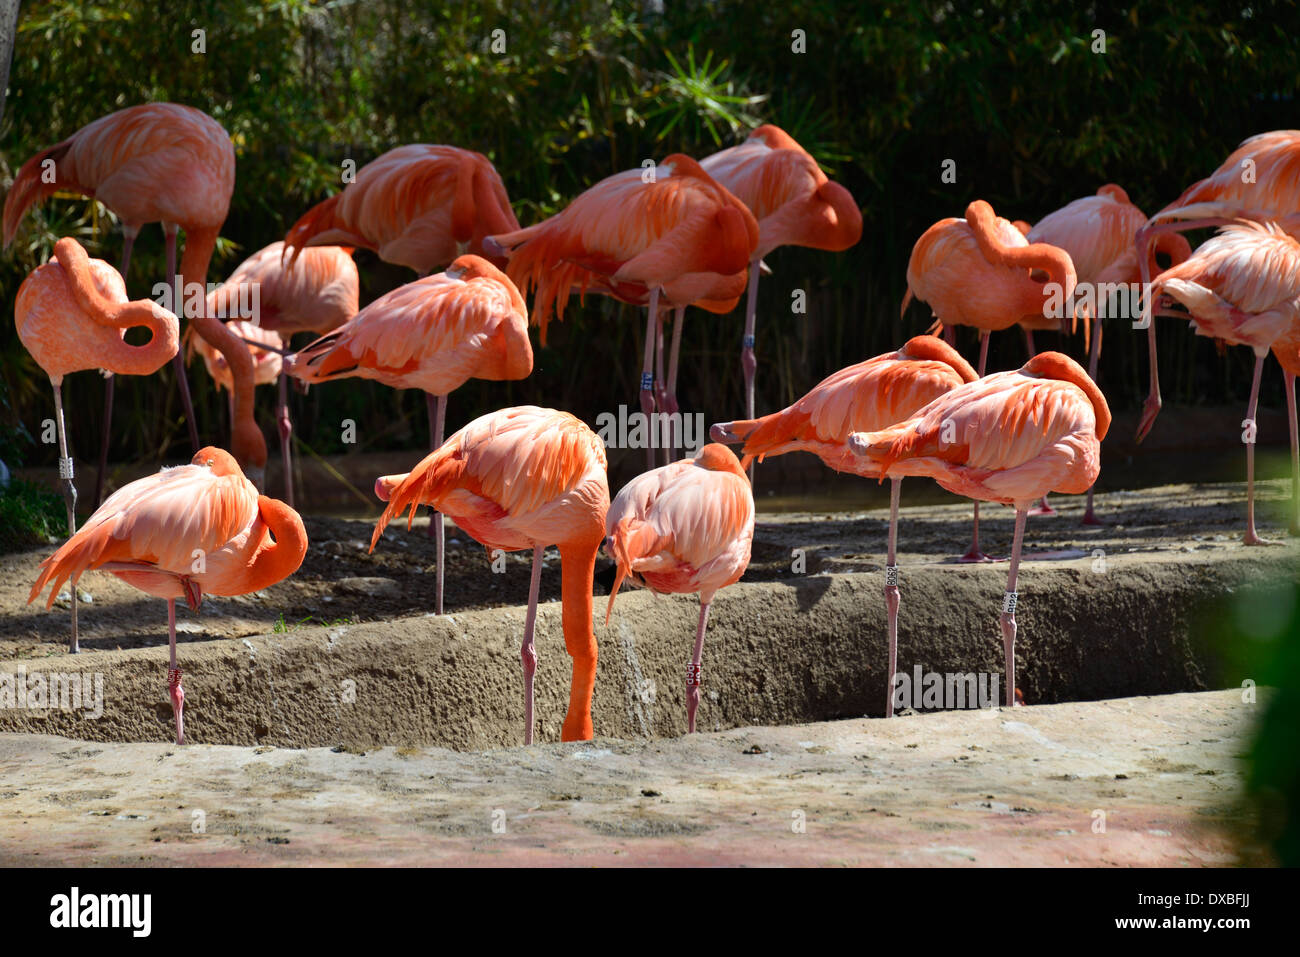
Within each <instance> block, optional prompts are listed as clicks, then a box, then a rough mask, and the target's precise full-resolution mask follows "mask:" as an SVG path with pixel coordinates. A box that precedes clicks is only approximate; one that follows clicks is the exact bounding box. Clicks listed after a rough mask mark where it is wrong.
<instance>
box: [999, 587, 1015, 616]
mask: <svg viewBox="0 0 1300 957" xmlns="http://www.w3.org/2000/svg"><path fill="white" fill-rule="evenodd" d="M1015 613H1016V593H1015V592H1013V591H1009V592H1005V593H1003V595H1002V614H1004V615H1014V614H1015Z"/></svg>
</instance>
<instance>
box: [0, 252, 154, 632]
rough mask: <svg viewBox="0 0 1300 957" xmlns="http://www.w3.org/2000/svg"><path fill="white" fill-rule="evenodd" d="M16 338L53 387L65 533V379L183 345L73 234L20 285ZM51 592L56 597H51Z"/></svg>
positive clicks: (134, 371) (68, 475)
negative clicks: (139, 333)
mask: <svg viewBox="0 0 1300 957" xmlns="http://www.w3.org/2000/svg"><path fill="white" fill-rule="evenodd" d="M14 323H15V325H16V326H17V329H18V338H19V339H20V340H21V341H22V344H23V345H24V346H25V347H26V349H27V351H28V352H30V353H31V354H32V358H34V359H35V360H36V363H37V365H39V366H40V367H41V368H42V369H44V370H45V374H46V375H48V376H49V377H50V385H51V386H53V387H54V421H55V425H56V427H57V429H58V435H59V478H60V479H62V482H63V500H64V503H65V504H66V506H67V511H68V534H69V535H72V534H74V533H75V532H76V530H77V487H76V485H74V484H73V465H72V456H71V454H70V453H69V451H68V439H67V431H66V427H65V425H64V417H63V377H64V376H65V375H67V374H69V373H71V372H80V371H82V370H85V369H107V370H108V371H109V372H112V373H118V374H122V375H152V374H153V373H155V372H157V371H158V370H159V369H161V368H162V367H163V366H164V365H166V363H167V360H168V359H170V358H172V356H174V355H175V354H176V352H177V349H178V347H179V343H178V337H179V334H180V333H179V330H180V324H179V322H178V321H177V319H176V317H175V316H174V315H172V314H171V313H170V312H168V311H167V310H165V309H163V308H162V307H161V306H159V305H157V304H155V303H154V302H152V301H151V300H148V299H142V300H139V301H137V302H128V301H127V298H126V287H125V286H124V285H123V283H122V277H121V276H120V275H118V273H117V271H116V270H115V269H113V267H112V266H110V265H109V264H108V263H106V262H104V261H103V260H101V259H91V258H90V257H89V256H87V255H86V251H85V250H84V249H82V248H81V245H80V244H79V243H78V242H77V241H76V240H75V239H69V238H65V239H60V240H59V241H58V242H57V243H55V244H54V257H53V258H52V259H51V260H50V261H49V262H47V263H46V264H45V265H43V266H39V267H37V268H36V269H35V270H34V271H33V272H32V273H31V275H29V276H28V277H27V278H26V279H24V280H23V284H22V285H21V286H19V287H18V296H17V298H16V299H15V300H14ZM133 326H143V327H145V328H147V329H148V330H149V333H150V338H149V341H148V342H147V343H145V344H144V345H140V346H133V345H130V344H128V343H127V342H126V340H125V333H126V330H127V329H129V328H131V327H133ZM51 597H52V596H51ZM68 650H69V651H70V652H72V653H73V654H76V653H77V651H78V650H79V645H78V635H77V589H76V587H75V586H74V587H73V588H72V637H71V638H70V639H69V641H68Z"/></svg>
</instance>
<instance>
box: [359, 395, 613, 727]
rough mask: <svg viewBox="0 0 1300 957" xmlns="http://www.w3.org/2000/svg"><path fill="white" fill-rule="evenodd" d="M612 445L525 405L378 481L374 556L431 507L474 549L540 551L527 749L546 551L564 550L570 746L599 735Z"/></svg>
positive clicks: (529, 631) (569, 420)
mask: <svg viewBox="0 0 1300 957" xmlns="http://www.w3.org/2000/svg"><path fill="white" fill-rule="evenodd" d="M605 469H606V460H605V446H604V444H603V443H602V442H601V441H600V438H599V437H598V436H597V435H596V433H594V432H592V431H591V429H589V428H588V427H587V426H586V425H585V424H583V423H582V422H581V421H579V420H578V419H576V418H574V417H573V416H571V415H569V414H568V413H567V412H557V411H555V410H554V409H539V408H537V407H536V406H527V405H526V406H518V407H516V408H510V409H502V410H500V411H499V412H492V413H489V414H488V415H484V416H480V417H479V418H477V419H475V420H474V421H473V422H471V423H469V425H467V426H465V427H464V428H463V429H461V430H460V431H459V432H457V433H456V434H455V435H453V436H452V437H451V438H449V439H448V440H447V441H446V442H445V443H443V445H442V447H441V448H439V449H437V450H435V451H434V452H433V453H432V454H430V455H429V456H428V457H427V458H425V459H424V460H423V461H421V462H420V464H419V465H417V466H416V467H415V468H414V469H412V470H411V471H410V472H409V473H408V474H406V475H387V476H382V477H381V478H379V479H377V480H376V481H375V494H376V495H377V496H378V497H379V498H380V499H381V500H382V501H386V502H388V507H387V508H386V509H384V514H383V515H381V516H380V517H379V522H378V524H376V525H375V532H374V535H373V536H372V537H371V539H370V548H371V550H372V551H373V550H374V547H375V545H376V543H378V541H379V537H380V535H382V534H383V531H384V529H385V528H386V527H387V525H388V523H389V522H390V521H392V520H393V519H394V518H396V517H398V516H400V515H401V514H402V512H404V511H406V509H407V508H408V507H409V508H410V509H411V516H412V517H414V515H415V509H416V507H417V506H419V505H430V506H432V507H433V508H435V509H437V510H438V511H439V512H442V513H443V514H445V515H448V516H449V517H450V518H451V520H452V521H454V522H455V523H456V524H457V525H459V526H460V527H461V528H462V529H464V530H465V532H466V533H467V534H469V535H470V536H471V537H472V538H473V539H474V540H475V541H478V542H480V543H482V544H483V545H485V546H487V548H488V550H489V552H491V551H494V550H496V549H501V550H503V551H508V552H509V551H519V550H521V549H530V550H531V551H532V553H533V572H532V579H531V583H530V587H529V597H528V612H527V615H526V617H525V619H524V640H523V645H522V647H521V648H520V659H521V661H522V663H523V670H524V716H525V717H524V720H525V723H524V744H532V742H533V724H534V721H533V675H534V674H535V672H536V669H537V653H536V651H535V649H534V646H533V630H534V626H535V623H536V620H537V593H538V587H539V584H540V581H541V572H542V552H543V550H544V549H545V548H546V546H547V545H558V546H559V549H560V565H561V573H562V575H563V580H562V585H561V587H562V591H563V613H562V622H563V628H564V644H565V647H566V648H567V649H568V652H569V657H571V658H572V659H573V677H572V680H571V682H570V685H569V712H568V714H567V715H566V716H565V719H564V727H563V730H562V733H561V738H562V740H564V741H586V740H589V739H590V738H591V736H592V723H591V696H592V691H593V689H594V688H595V683H596V636H595V632H594V631H593V629H592V620H591V612H592V577H593V575H594V573H595V569H596V554H597V552H598V551H599V550H600V543H601V540H602V539H603V537H604V533H605V512H606V510H607V509H608V508H609V485H608V483H607V481H606V478H605Z"/></svg>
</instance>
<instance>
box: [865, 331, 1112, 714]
mask: <svg viewBox="0 0 1300 957" xmlns="http://www.w3.org/2000/svg"><path fill="white" fill-rule="evenodd" d="M1109 428H1110V408H1109V407H1108V406H1107V405H1106V399H1105V397H1104V396H1103V395H1102V394H1101V390H1100V389H1098V388H1097V386H1096V384H1095V383H1094V382H1093V381H1092V379H1090V378H1088V374H1087V373H1086V372H1084V371H1083V368H1082V367H1081V366H1080V365H1079V364H1078V363H1077V362H1075V361H1074V360H1073V359H1071V358H1070V357H1069V356H1066V355H1063V354H1061V353H1059V352H1040V353H1039V354H1038V355H1036V356H1034V357H1033V358H1032V359H1030V360H1029V361H1028V362H1027V363H1025V365H1024V366H1023V367H1022V368H1020V369H1018V370H1016V371H1015V372H997V373H994V374H993V375H989V376H985V377H984V378H982V379H977V380H976V381H974V382H971V383H969V384H967V385H962V386H959V387H957V388H955V389H953V390H952V391H950V392H947V393H945V394H944V395H942V396H940V397H939V398H937V399H935V400H934V401H933V402H931V403H930V404H929V405H927V406H925V407H924V408H922V409H921V410H920V411H918V412H917V413H916V414H915V415H914V416H912V417H911V418H910V419H907V420H906V421H904V422H900V423H898V424H896V425H893V426H890V427H889V428H887V429H881V430H878V431H875V432H857V433H854V434H853V435H852V436H850V438H849V445H850V447H851V448H852V449H853V451H854V453H855V454H857V455H861V456H863V457H864V458H866V459H868V460H869V461H871V462H873V463H875V466H876V468H878V469H879V473H880V475H881V477H882V479H883V478H894V477H901V476H913V475H916V476H924V477H928V478H932V479H934V480H935V481H936V482H938V483H939V484H940V485H941V486H943V487H944V488H946V489H947V490H948V491H950V492H955V493H956V494H958V495H965V496H967V497H969V498H974V499H978V500H982V501H986V502H1001V503H1002V504H1005V505H1013V506H1015V509H1016V526H1015V534H1014V537H1013V542H1012V547H1011V569H1010V572H1009V574H1008V576H1007V590H1006V594H1005V596H1004V599H1003V605H1002V615H1001V618H1000V624H1001V628H1002V639H1003V652H1004V655H1005V661H1006V703H1007V705H1008V706H1011V705H1013V704H1014V703H1015V690H1016V661H1015V641H1016V601H1017V592H1016V581H1017V574H1018V572H1019V569H1020V548H1021V543H1022V541H1023V539H1024V532H1025V519H1026V518H1027V517H1028V513H1029V508H1030V506H1031V505H1033V503H1034V502H1035V501H1036V500H1037V499H1039V498H1040V497H1042V496H1043V495H1045V494H1047V493H1048V492H1064V493H1067V494H1079V493H1082V492H1086V491H1087V490H1088V487H1089V486H1090V485H1091V484H1092V483H1093V482H1094V481H1095V480H1096V478H1097V473H1098V472H1099V471H1100V455H1101V440H1102V439H1103V438H1105V437H1106V431H1107V429H1109Z"/></svg>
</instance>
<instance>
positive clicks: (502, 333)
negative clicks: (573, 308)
mask: <svg viewBox="0 0 1300 957" xmlns="http://www.w3.org/2000/svg"><path fill="white" fill-rule="evenodd" d="M287 371H288V373H289V375H291V376H294V377H295V378H297V379H301V380H302V381H303V382H328V381H331V380H333V379H346V378H353V377H355V378H361V379H374V380H376V381H378V382H382V383H383V384H384V385H387V386H391V387H392V388H394V389H423V390H424V391H425V392H426V393H427V394H428V395H429V396H431V397H432V398H433V400H434V403H435V410H436V411H435V414H434V416H433V422H432V429H431V434H430V436H429V438H430V447H431V448H432V449H435V450H436V449H438V448H440V447H441V446H442V432H443V426H444V424H445V423H446V418H447V393H449V392H451V391H452V390H453V389H457V388H459V387H460V386H462V385H464V384H465V383H466V382H467V381H468V380H469V379H471V378H474V379H488V380H490V381H493V382H501V381H504V380H508V379H524V378H527V377H528V376H529V375H530V374H531V373H532V371H533V347H532V344H531V343H530V342H529V341H528V310H527V307H526V306H525V305H524V297H523V296H521V295H520V294H519V290H518V289H516V288H515V284H514V283H512V282H511V281H510V279H509V277H508V276H506V274H505V273H503V272H502V271H501V270H499V269H497V267H496V266H493V265H492V264H491V263H490V262H488V261H487V260H486V259H482V258H481V257H479V256H474V255H465V256H461V257H460V258H459V259H457V260H456V261H455V262H454V263H452V264H451V266H450V268H448V269H447V271H446V272H442V273H438V274H437V275H436V276H426V277H425V278H424V279H417V280H416V281H415V282H412V283H407V284H406V285H405V286H399V287H398V288H397V289H394V290H393V291H392V292H390V293H387V294H386V295H384V296H381V297H379V298H378V299H376V300H375V301H374V302H372V303H371V304H370V305H368V306H366V308H365V309H363V310H361V312H359V313H357V315H356V316H355V317H354V318H353V319H351V320H350V321H349V322H347V323H345V324H344V325H343V326H340V327H339V328H338V329H336V330H335V331H334V332H332V333H330V334H329V335H327V336H323V337H321V338H320V339H317V340H316V341H315V342H313V343H312V344H311V345H309V346H307V347H306V348H305V349H302V350H301V351H299V352H298V353H297V354H296V355H292V356H290V357H289V358H288V366H287ZM431 530H432V532H433V534H434V535H435V537H436V540H437V551H438V572H437V576H438V586H437V587H438V599H437V604H438V614H440V615H441V614H442V583H443V548H444V535H445V532H444V529H443V524H442V516H440V515H439V514H438V513H437V512H436V511H435V512H434V514H433V519H432V522H431Z"/></svg>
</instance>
